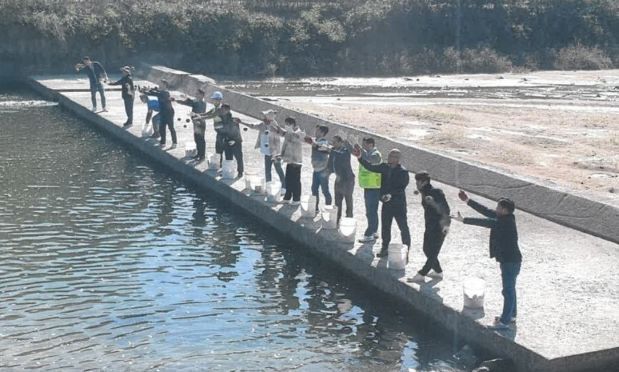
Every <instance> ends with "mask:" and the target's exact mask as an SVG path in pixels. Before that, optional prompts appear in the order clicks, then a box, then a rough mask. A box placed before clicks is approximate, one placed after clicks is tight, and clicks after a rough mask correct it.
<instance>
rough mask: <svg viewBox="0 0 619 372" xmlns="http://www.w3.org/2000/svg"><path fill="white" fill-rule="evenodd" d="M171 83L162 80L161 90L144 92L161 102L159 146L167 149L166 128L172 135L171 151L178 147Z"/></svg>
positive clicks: (154, 89)
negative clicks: (170, 89)
mask: <svg viewBox="0 0 619 372" xmlns="http://www.w3.org/2000/svg"><path fill="white" fill-rule="evenodd" d="M168 89H169V83H168V81H167V80H161V88H153V89H149V90H146V91H144V92H143V93H144V94H146V95H149V96H154V97H157V100H158V101H159V114H160V115H161V125H160V127H159V135H160V136H161V139H160V140H159V145H160V146H161V147H165V143H166V127H168V128H169V129H170V135H171V136H172V146H171V147H170V150H171V149H175V148H176V146H177V141H176V130H175V129H174V107H173V106H172V101H173V98H172V96H171V95H170V91H169V90H168Z"/></svg>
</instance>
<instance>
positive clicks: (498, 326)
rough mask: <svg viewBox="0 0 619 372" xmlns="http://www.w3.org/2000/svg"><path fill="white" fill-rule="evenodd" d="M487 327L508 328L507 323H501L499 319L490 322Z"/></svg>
mask: <svg viewBox="0 0 619 372" xmlns="http://www.w3.org/2000/svg"><path fill="white" fill-rule="evenodd" d="M488 328H490V329H496V330H499V331H500V330H506V329H509V324H505V323H501V321H500V320H498V321H496V320H495V321H494V323H492V324H491V325H489V326H488Z"/></svg>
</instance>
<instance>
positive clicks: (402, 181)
mask: <svg viewBox="0 0 619 372" xmlns="http://www.w3.org/2000/svg"><path fill="white" fill-rule="evenodd" d="M359 163H361V165H363V167H365V169H367V170H369V171H370V172H374V173H380V174H381V176H382V181H381V186H380V195H381V196H382V195H387V194H391V200H394V201H397V202H398V203H402V202H403V203H405V205H406V186H408V182H409V176H408V171H407V170H406V169H404V167H402V166H401V165H398V166H396V167H394V168H391V167H390V166H389V164H387V163H381V164H377V165H372V164H370V162H368V161H367V160H365V159H362V158H359Z"/></svg>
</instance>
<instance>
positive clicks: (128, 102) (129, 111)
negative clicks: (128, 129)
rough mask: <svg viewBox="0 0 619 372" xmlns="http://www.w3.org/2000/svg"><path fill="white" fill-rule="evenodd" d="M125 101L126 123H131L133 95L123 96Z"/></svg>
mask: <svg viewBox="0 0 619 372" xmlns="http://www.w3.org/2000/svg"><path fill="white" fill-rule="evenodd" d="M123 102H124V103H125V113H126V114H127V124H133V96H129V97H123Z"/></svg>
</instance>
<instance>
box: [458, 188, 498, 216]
mask: <svg viewBox="0 0 619 372" xmlns="http://www.w3.org/2000/svg"><path fill="white" fill-rule="evenodd" d="M458 197H459V198H460V200H462V201H463V202H466V205H468V206H469V207H471V208H473V209H474V210H476V211H477V212H478V213H479V214H481V215H484V216H486V217H488V218H496V217H497V216H496V212H495V211H493V210H492V209H490V208H488V207H485V206H483V205H481V204H479V203H478V202H476V201H475V200H473V199H471V198H469V196H468V195H467V194H466V193H465V192H464V191H462V190H460V192H459V193H458Z"/></svg>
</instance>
